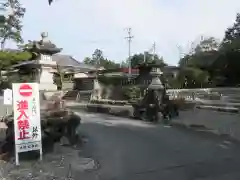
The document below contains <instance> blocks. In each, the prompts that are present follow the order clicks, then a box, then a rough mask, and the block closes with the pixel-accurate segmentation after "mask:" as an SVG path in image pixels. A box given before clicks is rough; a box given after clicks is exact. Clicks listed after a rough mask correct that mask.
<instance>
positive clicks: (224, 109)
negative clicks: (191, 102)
mask: <svg viewBox="0 0 240 180" xmlns="http://www.w3.org/2000/svg"><path fill="white" fill-rule="evenodd" d="M196 108H198V109H206V110H213V111H220V112H230V113H239V109H238V108H235V107H220V106H210V105H197V106H196Z"/></svg>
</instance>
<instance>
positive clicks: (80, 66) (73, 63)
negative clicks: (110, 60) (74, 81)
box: [52, 54, 97, 72]
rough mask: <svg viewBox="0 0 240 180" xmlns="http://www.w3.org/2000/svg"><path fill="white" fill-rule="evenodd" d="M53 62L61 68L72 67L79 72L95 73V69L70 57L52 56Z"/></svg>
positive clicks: (62, 55)
mask: <svg viewBox="0 0 240 180" xmlns="http://www.w3.org/2000/svg"><path fill="white" fill-rule="evenodd" d="M52 59H53V61H55V62H56V63H57V64H58V65H59V66H62V67H72V68H74V69H75V70H77V71H79V72H89V71H96V70H97V68H96V67H94V66H91V65H87V64H85V63H82V62H79V61H77V60H76V59H74V58H73V57H72V56H70V55H64V54H54V55H53V56H52Z"/></svg>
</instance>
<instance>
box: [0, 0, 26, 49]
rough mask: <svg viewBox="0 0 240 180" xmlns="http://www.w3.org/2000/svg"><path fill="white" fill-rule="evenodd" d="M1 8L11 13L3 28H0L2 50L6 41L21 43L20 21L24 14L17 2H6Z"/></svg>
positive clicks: (15, 0)
mask: <svg viewBox="0 0 240 180" xmlns="http://www.w3.org/2000/svg"><path fill="white" fill-rule="evenodd" d="M3 6H4V8H5V9H10V10H11V11H12V12H11V14H9V15H8V17H7V18H6V21H5V24H4V26H2V27H1V28H0V38H1V49H4V46H5V42H6V40H13V41H15V42H16V43H22V42H23V39H22V37H21V31H22V24H21V23H22V22H21V19H22V18H23V16H24V13H25V8H23V7H22V5H21V4H20V3H19V1H18V0H8V2H6V3H4V4H3Z"/></svg>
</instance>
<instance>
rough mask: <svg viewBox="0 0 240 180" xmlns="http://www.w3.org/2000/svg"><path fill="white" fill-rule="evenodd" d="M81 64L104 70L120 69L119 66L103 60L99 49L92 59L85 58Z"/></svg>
mask: <svg viewBox="0 0 240 180" xmlns="http://www.w3.org/2000/svg"><path fill="white" fill-rule="evenodd" d="M83 62H84V63H85V64H89V65H92V66H100V67H104V68H105V69H115V68H119V67H120V64H117V63H115V62H113V61H111V60H108V59H106V58H104V55H103V52H102V51H101V50H100V49H96V50H95V51H94V53H93V55H92V58H89V57H86V58H85V59H84V60H83Z"/></svg>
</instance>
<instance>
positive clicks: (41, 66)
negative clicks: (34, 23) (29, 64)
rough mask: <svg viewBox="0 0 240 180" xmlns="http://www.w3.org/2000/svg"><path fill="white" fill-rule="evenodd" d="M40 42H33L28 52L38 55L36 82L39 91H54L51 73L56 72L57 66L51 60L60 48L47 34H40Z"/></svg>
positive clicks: (55, 88)
mask: <svg viewBox="0 0 240 180" xmlns="http://www.w3.org/2000/svg"><path fill="white" fill-rule="evenodd" d="M41 37H42V39H41V40H40V41H33V42H32V45H31V48H28V50H29V51H31V52H33V53H36V54H38V58H37V60H35V61H37V63H36V62H35V64H37V65H38V68H37V70H38V73H37V74H36V76H37V77H36V80H37V81H38V82H39V89H40V90H46V91H56V90H57V86H56V85H55V84H54V82H53V73H54V72H56V67H57V64H56V62H55V61H53V60H52V55H53V54H56V53H59V52H61V50H62V49H61V48H57V46H56V45H55V44H53V43H52V42H51V41H50V40H49V39H48V33H46V32H43V33H41Z"/></svg>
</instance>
